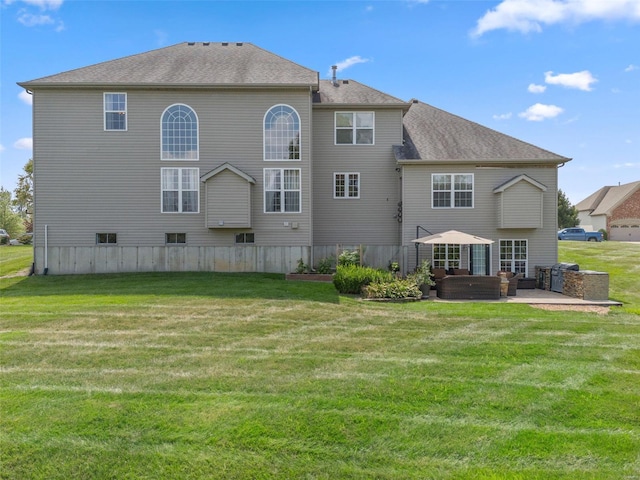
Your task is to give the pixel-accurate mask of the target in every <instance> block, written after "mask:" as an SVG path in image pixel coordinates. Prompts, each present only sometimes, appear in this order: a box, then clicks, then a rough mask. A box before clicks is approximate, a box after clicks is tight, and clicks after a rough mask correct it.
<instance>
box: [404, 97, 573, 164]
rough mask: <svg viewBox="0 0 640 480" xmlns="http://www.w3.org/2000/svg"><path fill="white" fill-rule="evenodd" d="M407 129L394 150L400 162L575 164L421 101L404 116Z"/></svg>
mask: <svg viewBox="0 0 640 480" xmlns="http://www.w3.org/2000/svg"><path fill="white" fill-rule="evenodd" d="M403 126H404V145H403V146H402V147H400V146H398V147H396V148H395V149H394V153H395V155H396V159H397V160H398V161H399V162H403V161H408V162H411V161H418V162H434V163H437V162H447V163H452V162H453V163H455V162H460V163H463V162H468V161H474V162H483V163H514V162H528V163H531V162H535V163H547V164H553V165H557V164H560V163H564V162H568V161H570V160H571V159H570V158H567V157H563V156H561V155H557V154H555V153H552V152H549V151H548V150H544V149H542V148H539V147H536V146H534V145H531V144H529V143H526V142H523V141H521V140H518V139H516V138H513V137H510V136H509V135H505V134H503V133H499V132H497V131H495V130H492V129H490V128H487V127H484V126H482V125H480V124H478V123H475V122H472V121H469V120H465V119H464V118H461V117H458V116H456V115H453V114H451V113H448V112H445V111H444V110H440V109H438V108H435V107H432V106H430V105H427V104H425V103H422V102H419V101H417V100H413V102H412V104H411V108H410V109H409V112H408V113H407V114H406V115H405V116H404V119H403Z"/></svg>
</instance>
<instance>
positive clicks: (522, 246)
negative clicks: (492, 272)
mask: <svg viewBox="0 0 640 480" xmlns="http://www.w3.org/2000/svg"><path fill="white" fill-rule="evenodd" d="M528 260H529V242H528V241H527V240H500V270H502V271H503V272H514V273H524V274H525V275H527V271H528Z"/></svg>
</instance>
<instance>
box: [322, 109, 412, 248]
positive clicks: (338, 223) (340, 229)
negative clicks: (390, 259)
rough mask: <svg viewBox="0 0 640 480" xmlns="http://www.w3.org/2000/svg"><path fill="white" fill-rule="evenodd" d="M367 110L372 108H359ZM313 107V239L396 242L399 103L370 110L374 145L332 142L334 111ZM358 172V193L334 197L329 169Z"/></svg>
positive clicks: (400, 139)
mask: <svg viewBox="0 0 640 480" xmlns="http://www.w3.org/2000/svg"><path fill="white" fill-rule="evenodd" d="M361 110H362V111H372V109H366V108H365V109H361ZM335 111H354V110H353V109H350V108H339V107H338V108H336V109H335V110H333V109H320V108H318V109H315V110H314V112H313V154H314V164H313V183H314V185H313V188H314V211H313V218H314V236H313V240H314V242H313V243H314V245H336V244H354V245H358V244H370V245H398V244H399V240H400V224H399V223H398V221H397V219H396V218H394V216H395V215H396V214H397V210H398V202H399V201H400V182H401V180H400V174H399V172H397V171H396V167H397V165H396V162H395V159H394V156H393V151H392V146H393V145H399V144H402V112H401V110H400V109H397V110H396V109H392V110H384V109H379V110H373V111H375V145H335V144H334V112H335ZM340 172H350V173H359V174H360V198H359V199H334V198H333V195H334V176H333V174H334V173H340Z"/></svg>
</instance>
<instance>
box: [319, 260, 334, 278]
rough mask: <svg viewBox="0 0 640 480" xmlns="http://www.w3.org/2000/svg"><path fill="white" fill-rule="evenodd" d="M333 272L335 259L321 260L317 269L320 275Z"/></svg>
mask: <svg viewBox="0 0 640 480" xmlns="http://www.w3.org/2000/svg"><path fill="white" fill-rule="evenodd" d="M331 270H333V257H327V258H323V259H321V260H320V261H319V262H318V266H317V267H316V272H318V273H325V274H326V273H331Z"/></svg>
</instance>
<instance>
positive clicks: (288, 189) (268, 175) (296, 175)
mask: <svg viewBox="0 0 640 480" xmlns="http://www.w3.org/2000/svg"><path fill="white" fill-rule="evenodd" d="M301 196H302V191H301V188H300V169H299V168H265V169H264V211H265V213H300V212H301V211H302V199H301Z"/></svg>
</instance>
